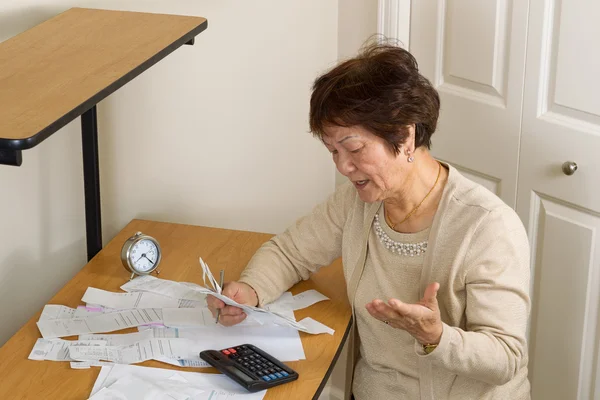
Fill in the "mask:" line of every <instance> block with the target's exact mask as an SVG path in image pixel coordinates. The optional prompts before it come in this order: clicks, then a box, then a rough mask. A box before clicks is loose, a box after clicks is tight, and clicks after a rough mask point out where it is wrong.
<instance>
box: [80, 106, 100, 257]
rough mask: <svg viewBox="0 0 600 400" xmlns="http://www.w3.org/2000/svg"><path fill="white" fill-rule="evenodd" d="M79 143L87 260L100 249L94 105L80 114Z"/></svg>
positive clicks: (98, 180)
mask: <svg viewBox="0 0 600 400" xmlns="http://www.w3.org/2000/svg"><path fill="white" fill-rule="evenodd" d="M81 143H82V147H83V184H84V191H85V231H86V241H87V254H88V261H89V260H91V259H92V258H93V257H94V256H95V255H96V254H97V253H98V252H99V251H100V250H101V249H102V223H101V218H100V214H101V210H100V169H99V162H98V119H97V111H96V106H95V105H94V106H93V107H92V108H90V109H89V110H88V111H86V112H84V113H83V114H82V115H81Z"/></svg>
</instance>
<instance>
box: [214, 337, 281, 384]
mask: <svg viewBox="0 0 600 400" xmlns="http://www.w3.org/2000/svg"><path fill="white" fill-rule="evenodd" d="M221 353H223V354H224V355H225V356H227V357H228V358H229V359H230V360H232V361H235V362H236V363H238V364H240V365H242V366H243V367H244V368H245V369H247V370H248V371H250V372H252V373H254V374H255V375H256V376H258V377H259V378H261V379H262V380H264V381H265V382H270V381H274V380H277V379H281V378H285V377H286V376H288V375H289V374H288V373H287V372H286V371H284V370H283V369H281V368H279V367H278V366H277V365H275V364H273V363H272V362H270V361H269V360H267V359H266V358H264V357H263V356H261V355H260V354H257V353H255V352H254V351H252V350H251V349H249V348H248V347H247V346H239V347H232V348H229V349H223V350H221Z"/></svg>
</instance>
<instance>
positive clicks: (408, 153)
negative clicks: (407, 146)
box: [406, 150, 415, 163]
mask: <svg viewBox="0 0 600 400" xmlns="http://www.w3.org/2000/svg"><path fill="white" fill-rule="evenodd" d="M406 155H407V156H408V158H407V160H408V162H409V163H411V162H413V161H415V158H414V157H413V156H412V155H411V154H410V150H407V151H406Z"/></svg>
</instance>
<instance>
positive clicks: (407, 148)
mask: <svg viewBox="0 0 600 400" xmlns="http://www.w3.org/2000/svg"><path fill="white" fill-rule="evenodd" d="M406 132H407V133H408V136H407V137H406V140H405V141H404V144H403V145H402V150H403V151H404V155H405V156H407V157H408V156H410V155H411V154H414V152H415V124H410V125H406Z"/></svg>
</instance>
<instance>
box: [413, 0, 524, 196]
mask: <svg viewBox="0 0 600 400" xmlns="http://www.w3.org/2000/svg"><path fill="white" fill-rule="evenodd" d="M411 3H412V7H411V18H410V46H409V48H410V51H411V53H412V54H413V55H414V56H415V57H416V59H417V61H418V63H419V67H420V70H421V72H422V73H423V74H424V75H425V76H426V77H427V78H429V79H430V80H431V81H432V83H433V84H434V86H435V87H436V88H437V89H438V91H439V92H440V96H441V102H442V111H441V116H440V121H439V127H438V131H437V132H436V133H435V134H434V135H433V148H432V153H433V154H434V155H435V156H436V157H437V158H439V159H442V160H444V161H447V162H449V163H450V164H452V165H454V166H455V167H457V168H458V169H459V170H461V171H462V172H463V173H464V174H465V175H467V176H468V177H470V178H472V179H473V180H476V181H477V182H479V183H481V184H483V185H484V186H486V187H487V188H489V189H490V190H492V191H493V192H494V193H496V194H497V195H498V196H500V197H501V198H502V199H503V200H504V201H505V202H506V203H507V204H509V205H510V206H511V207H515V205H516V187H517V166H518V154H519V134H520V124H521V110H522V99H523V76H524V70H525V41H526V33H527V29H526V28H527V9H528V0H518V1H516V0H437V1H434V0H413V1H412V2H411Z"/></svg>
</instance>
